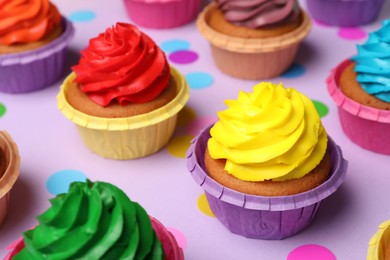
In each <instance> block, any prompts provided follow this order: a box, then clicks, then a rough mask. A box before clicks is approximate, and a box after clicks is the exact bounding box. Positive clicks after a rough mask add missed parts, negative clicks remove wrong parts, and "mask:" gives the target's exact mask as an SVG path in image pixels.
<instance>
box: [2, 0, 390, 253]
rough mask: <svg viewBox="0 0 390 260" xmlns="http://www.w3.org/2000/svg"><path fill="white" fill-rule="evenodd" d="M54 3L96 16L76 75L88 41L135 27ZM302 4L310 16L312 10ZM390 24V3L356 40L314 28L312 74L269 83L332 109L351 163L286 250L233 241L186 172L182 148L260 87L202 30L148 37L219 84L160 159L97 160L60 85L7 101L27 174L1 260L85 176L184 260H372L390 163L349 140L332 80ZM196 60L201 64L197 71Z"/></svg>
mask: <svg viewBox="0 0 390 260" xmlns="http://www.w3.org/2000/svg"><path fill="white" fill-rule="evenodd" d="M54 2H55V3H56V4H57V6H58V7H59V9H60V10H61V13H62V14H63V15H64V16H66V17H76V18H75V19H77V16H75V14H77V12H80V11H84V14H85V13H86V12H87V11H91V12H92V13H93V14H94V15H95V17H94V18H93V19H91V20H90V21H84V22H75V23H74V26H75V29H76V34H75V37H74V39H73V40H72V41H71V43H70V56H69V64H68V66H70V65H73V64H75V63H76V62H77V60H78V53H79V51H80V50H81V49H83V48H84V47H85V46H86V45H87V42H88V40H89V39H90V38H92V37H94V36H96V35H97V34H98V33H100V32H102V31H103V30H104V29H105V28H107V27H109V26H111V25H113V24H115V23H116V22H117V21H122V22H131V21H130V19H129V18H128V17H127V14H126V11H125V9H124V5H123V3H122V1H119V0H118V1H109V0H85V1H60V0H54ZM301 4H302V6H303V8H305V9H306V5H305V1H301ZM91 17H92V16H91ZM389 17H390V2H389V1H386V3H385V5H384V7H383V9H382V11H381V13H380V16H379V19H378V20H376V21H375V22H374V23H372V24H370V25H367V26H363V27H359V28H357V29H355V30H354V31H352V32H353V33H352V34H348V33H351V30H349V31H348V30H340V28H337V27H326V26H322V25H319V24H317V23H314V24H313V28H312V31H311V33H310V34H309V36H308V37H307V38H306V39H305V41H304V43H303V45H302V46H301V49H300V51H299V53H298V57H297V59H296V63H297V64H300V65H301V66H303V68H304V69H305V71H304V73H303V74H302V75H301V76H295V77H287V76H284V77H278V78H275V79H272V80H271V81H272V82H274V83H279V82H283V83H284V84H285V85H286V86H288V87H294V88H296V89H298V90H299V91H301V92H303V93H305V94H306V95H307V96H308V97H310V98H311V99H313V100H316V101H320V102H321V103H323V104H324V105H325V106H326V107H327V108H328V109H329V112H328V114H327V115H326V116H324V117H323V118H322V121H323V124H324V126H325V128H326V129H327V132H328V133H329V135H330V136H332V138H333V140H334V141H335V142H336V143H337V144H338V145H339V146H340V147H341V148H342V150H343V154H344V157H345V158H346V159H347V160H348V161H349V164H348V171H347V176H346V179H345V181H344V183H343V184H342V185H341V188H340V189H339V190H337V191H336V192H335V193H334V194H333V195H332V196H331V197H329V198H327V199H326V200H325V201H324V202H323V204H322V206H321V208H320V210H319V213H318V216H317V218H316V219H315V220H314V222H313V223H312V225H311V226H310V227H309V228H308V229H306V230H304V231H303V232H302V233H300V234H298V235H295V236H293V237H291V238H287V239H285V240H282V241H263V240H254V239H248V238H244V237H240V236H237V235H234V234H231V233H230V232H229V231H228V230H227V229H226V228H224V227H223V226H222V224H221V223H220V222H219V221H218V220H217V219H215V218H212V217H209V216H207V215H205V214H204V213H202V211H201V210H199V208H198V205H197V202H198V198H199V196H201V195H202V193H203V190H202V188H201V187H200V186H198V185H197V184H196V183H195V182H194V180H193V179H192V177H191V175H190V174H189V172H188V171H187V167H186V163H187V162H186V158H185V155H184V154H183V152H180V148H181V149H182V150H185V147H186V146H188V145H189V142H188V143H187V142H183V140H184V141H185V140H189V139H190V138H191V136H192V137H193V136H195V134H196V133H197V131H198V129H200V128H202V127H204V126H206V125H208V124H210V123H211V122H212V121H213V120H214V119H215V118H216V112H217V111H220V110H223V109H224V108H225V105H224V103H223V101H224V100H225V99H235V98H236V97H237V94H238V91H239V90H244V91H251V89H252V87H253V86H254V85H255V84H256V83H257V82H256V81H244V80H239V79H234V78H231V77H229V76H226V75H224V74H222V73H221V72H220V71H218V70H217V68H216V67H215V65H214V63H213V60H212V58H211V56H210V54H211V52H210V48H209V46H208V43H207V42H206V41H205V40H204V39H203V38H202V37H201V36H200V34H199V33H198V32H197V30H196V27H195V23H194V22H192V23H190V24H187V25H185V26H183V27H179V28H175V29H170V30H156V29H142V30H143V31H144V32H146V33H147V34H149V35H150V36H151V37H152V38H153V39H154V40H155V41H156V43H157V44H159V45H161V44H162V43H164V42H166V41H170V40H184V41H186V42H188V43H189V44H190V45H189V48H188V50H189V51H192V52H194V53H196V54H197V55H198V56H197V59H196V55H194V54H193V53H190V54H188V53H187V54H188V55H187V56H186V58H187V59H182V60H181V61H182V62H183V63H182V64H179V63H174V62H172V61H171V60H170V63H171V64H172V65H174V66H175V67H176V68H177V69H178V70H179V71H180V72H182V73H183V74H184V75H187V76H188V77H190V75H191V73H194V72H205V73H207V74H208V75H211V76H212V77H213V79H214V81H213V83H212V84H211V85H210V86H209V87H205V88H200V87H199V86H198V88H197V87H196V86H195V85H192V88H191V93H190V100H189V102H188V104H187V106H186V111H187V113H184V114H183V115H184V117H186V115H187V117H188V115H190V114H191V113H188V111H189V110H191V111H193V112H194V114H195V118H194V119H192V120H190V119H188V118H187V120H183V117H182V118H181V120H179V121H180V122H181V124H180V126H179V127H178V129H177V131H176V133H175V135H174V137H173V139H172V141H171V143H170V144H169V146H168V148H165V149H163V150H161V151H160V152H158V153H156V154H154V155H152V156H149V157H146V158H142V159H137V160H131V161H114V160H107V159H103V158H101V157H99V156H97V155H95V154H93V153H92V152H90V151H89V150H88V149H87V148H86V147H85V146H84V145H83V143H82V141H81V139H80V137H79V135H78V133H77V130H76V127H75V126H74V125H73V124H72V123H71V122H70V121H69V120H67V119H66V118H65V117H64V116H63V115H62V114H61V112H60V111H59V110H58V109H57V103H56V95H57V92H58V89H59V85H60V83H61V81H58V82H56V83H55V84H53V86H51V87H49V88H47V89H44V90H42V91H39V92H34V93H28V94H20V95H10V94H3V93H0V108H1V107H5V108H6V111H5V113H4V112H0V129H4V130H7V131H8V132H9V133H10V135H11V136H12V137H13V139H14V140H15V142H16V143H17V144H18V146H19V150H20V155H21V174H20V177H19V179H18V181H17V183H16V184H15V186H14V189H13V190H12V194H11V207H10V212H9V215H8V218H7V220H6V222H5V223H4V225H3V226H2V227H1V228H0V258H2V257H3V256H4V255H5V254H6V250H5V247H6V246H7V245H8V244H10V243H11V242H12V241H14V240H15V239H17V238H18V237H19V236H20V234H21V232H22V231H24V230H26V229H28V228H29V227H31V226H34V225H35V223H36V220H35V216H36V215H38V214H40V213H42V212H43V211H44V210H45V209H46V208H47V207H48V206H49V202H48V199H49V198H51V197H53V195H52V194H51V193H50V192H49V191H48V189H47V187H46V183H47V181H48V179H50V178H49V177H51V176H53V174H54V173H56V172H59V171H63V170H77V171H81V172H83V173H84V174H85V176H87V177H88V178H89V179H91V180H100V181H107V182H111V183H113V184H115V185H117V186H119V187H120V188H122V189H123V190H124V191H125V192H126V193H127V194H128V195H129V197H130V198H131V199H132V200H134V201H137V202H139V203H140V204H141V205H142V206H143V207H144V208H145V209H146V210H147V212H148V213H149V214H150V215H152V216H154V217H155V218H157V219H158V220H159V221H160V222H162V223H163V224H164V225H165V226H167V227H169V228H174V229H175V230H178V231H180V233H182V235H183V236H182V237H181V239H180V242H181V244H182V245H183V244H184V246H185V248H184V255H185V257H186V259H287V257H288V255H289V254H290V253H291V252H292V251H293V250H294V249H296V248H298V247H300V246H304V245H308V244H316V245H320V246H322V247H325V248H327V249H329V250H330V251H331V252H333V254H334V255H335V256H336V257H337V259H365V257H366V253H367V245H368V241H369V240H370V238H371V236H372V235H373V234H374V233H375V232H376V231H377V227H378V225H379V224H380V223H382V222H384V221H385V220H388V219H390V203H389V202H388V199H387V198H390V189H389V185H388V183H390V170H389V166H390V160H389V159H390V157H389V156H386V155H381V154H376V153H373V152H370V151H366V150H363V149H362V148H360V147H358V146H357V145H355V144H354V143H352V142H351V141H350V140H349V139H348V138H347V137H346V136H345V135H344V133H343V132H342V129H341V126H340V123H339V119H338V114H337V107H336V104H335V103H334V102H333V100H332V99H331V97H330V96H329V94H328V93H327V90H326V84H325V79H326V78H327V76H328V75H329V71H330V69H332V68H333V67H335V66H336V65H337V64H338V63H340V62H341V61H342V60H344V59H345V58H347V57H349V56H352V55H353V54H355V52H356V47H355V45H356V43H363V42H364V41H365V40H366V38H367V37H358V36H359V34H362V35H364V34H365V33H367V32H370V31H373V30H376V29H378V28H379V27H380V21H381V20H383V19H386V18H389ZM79 19H80V18H79ZM340 35H343V36H345V35H347V36H348V35H349V39H345V38H342V37H340ZM351 37H356V39H350V38H351ZM175 55H176V56H180V54H178V53H174V54H172V55H171V56H170V57H171V58H172V59H173V60H175V57H174V56H175ZM194 57H195V58H194ZM176 58H177V57H176ZM193 59H196V61H194V62H189V61H191V60H193ZM176 60H177V59H176ZM183 60H184V61H183ZM298 68H300V67H299V66H298ZM298 71H299V70H298ZM68 72H69V70H68ZM64 77H65V75H64ZM64 77H63V78H64ZM1 110H2V109H0V111H1ZM178 150H179V152H178ZM173 154H176V155H177V154H179V155H181V156H174V155H173ZM184 242H185V243H184ZM291 255H292V254H291ZM297 259H298V258H293V257H291V258H289V260H297ZM324 259H332V258H324Z"/></svg>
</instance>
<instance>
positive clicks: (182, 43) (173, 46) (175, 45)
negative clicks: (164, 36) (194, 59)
mask: <svg viewBox="0 0 390 260" xmlns="http://www.w3.org/2000/svg"><path fill="white" fill-rule="evenodd" d="M160 48H161V49H162V50H163V51H164V52H166V53H172V52H175V51H182V50H188V49H189V48H190V43H189V42H188V41H186V40H169V41H165V42H163V43H161V44H160Z"/></svg>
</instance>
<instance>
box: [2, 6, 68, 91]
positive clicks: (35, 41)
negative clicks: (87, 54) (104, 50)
mask: <svg viewBox="0 0 390 260" xmlns="http://www.w3.org/2000/svg"><path fill="white" fill-rule="evenodd" d="M73 34H74V29H73V26H72V24H71V23H70V22H69V21H68V20H67V19H66V18H64V17H61V15H60V13H59V11H58V9H57V7H56V6H55V5H53V4H52V3H50V2H49V1H48V0H37V1H27V0H20V1H17V2H16V3H15V1H1V3H0V92H6V93H25V92H31V91H36V90H39V89H42V88H45V87H48V86H50V85H52V84H53V83H54V82H56V81H57V80H58V79H59V78H60V77H61V76H62V73H63V72H64V65H65V59H66V51H67V45H68V44H69V42H70V40H71V39H72V37H73Z"/></svg>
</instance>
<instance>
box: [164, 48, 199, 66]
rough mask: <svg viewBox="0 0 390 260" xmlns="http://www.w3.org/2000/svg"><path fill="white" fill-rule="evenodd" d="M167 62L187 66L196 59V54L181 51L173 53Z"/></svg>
mask: <svg viewBox="0 0 390 260" xmlns="http://www.w3.org/2000/svg"><path fill="white" fill-rule="evenodd" d="M168 58H169V60H170V61H172V62H174V63H178V64H188V63H192V62H194V61H196V60H197V59H198V54H197V53H196V52H193V51H189V50H183V51H175V52H172V53H171V54H170V55H169V57H168Z"/></svg>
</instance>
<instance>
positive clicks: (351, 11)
mask: <svg viewBox="0 0 390 260" xmlns="http://www.w3.org/2000/svg"><path fill="white" fill-rule="evenodd" d="M306 2H307V8H308V10H309V13H310V15H311V16H312V17H313V18H314V19H315V20H317V21H319V22H321V23H325V24H329V25H335V26H342V27H354V26H359V25H363V24H368V23H371V22H373V21H374V20H375V19H376V18H377V17H378V15H379V12H380V11H381V8H382V6H383V2H384V0H337V1H336V0H306Z"/></svg>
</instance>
